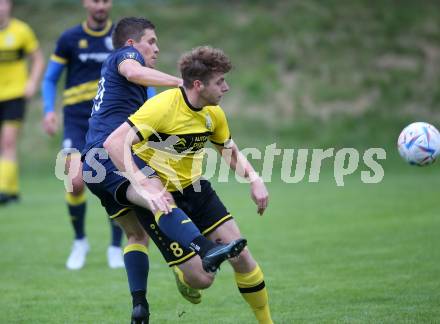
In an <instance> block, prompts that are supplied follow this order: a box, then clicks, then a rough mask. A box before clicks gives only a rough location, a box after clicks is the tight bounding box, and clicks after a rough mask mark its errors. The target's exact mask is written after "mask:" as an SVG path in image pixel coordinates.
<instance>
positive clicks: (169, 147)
mask: <svg viewBox="0 0 440 324" xmlns="http://www.w3.org/2000/svg"><path fill="white" fill-rule="evenodd" d="M211 134H212V133H211V132H206V133H199V134H184V135H168V134H163V133H159V134H157V135H152V136H150V138H149V139H148V146H150V147H151V148H154V149H158V150H161V151H167V152H170V153H172V154H175V153H178V154H194V153H196V152H198V151H200V150H202V149H203V148H204V147H205V144H206V142H207V141H208V138H209V136H210V135H211Z"/></svg>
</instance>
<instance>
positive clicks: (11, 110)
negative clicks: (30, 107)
mask: <svg viewBox="0 0 440 324" xmlns="http://www.w3.org/2000/svg"><path fill="white" fill-rule="evenodd" d="M25 106H26V101H25V99H24V98H17V99H12V100H6V101H0V124H1V123H4V122H22V121H23V119H24V113H25Z"/></svg>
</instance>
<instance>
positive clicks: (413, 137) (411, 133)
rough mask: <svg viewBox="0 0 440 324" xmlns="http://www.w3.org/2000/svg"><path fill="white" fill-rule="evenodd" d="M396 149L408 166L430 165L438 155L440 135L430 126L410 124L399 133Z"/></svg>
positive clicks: (426, 124)
mask: <svg viewBox="0 0 440 324" xmlns="http://www.w3.org/2000/svg"><path fill="white" fill-rule="evenodd" d="M397 148H398V149H399V154H400V156H401V157H402V158H403V159H404V160H405V161H406V162H408V163H409V164H412V165H418V166H425V165H429V164H432V163H433V162H434V161H435V159H436V158H437V156H438V155H439V154H440V133H439V131H438V130H437V128H435V127H434V126H432V125H431V124H428V123H423V122H416V123H412V124H410V125H408V126H406V127H405V128H404V129H403V131H402V132H401V133H400V135H399V139H398V140H397Z"/></svg>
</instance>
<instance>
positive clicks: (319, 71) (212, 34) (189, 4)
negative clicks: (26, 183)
mask: <svg viewBox="0 0 440 324" xmlns="http://www.w3.org/2000/svg"><path fill="white" fill-rule="evenodd" d="M15 3H16V5H15V12H14V13H15V15H16V16H17V17H19V18H22V19H24V20H26V21H27V22H29V23H30V24H31V25H32V27H33V28H34V29H35V31H36V33H37V34H38V37H39V38H40V40H41V43H42V47H43V49H44V52H45V54H46V57H48V56H49V55H50V53H51V51H52V50H53V48H54V40H55V39H56V38H57V37H58V36H59V34H60V33H61V32H62V31H63V30H64V29H66V28H68V27H70V26H72V25H74V24H76V23H78V22H80V21H82V20H83V19H84V16H85V14H84V10H83V8H82V6H81V4H80V1H73V0H71V1H55V0H43V1H39V2H31V1H16V2H15ZM127 15H138V16H146V17H148V18H150V19H151V20H152V21H153V22H154V23H155V24H156V26H157V34H158V37H159V45H160V48H161V54H160V58H159V65H158V68H159V69H163V70H165V71H167V72H170V73H175V74H177V66H176V61H177V59H178V57H179V55H180V54H181V53H182V52H184V51H186V50H189V49H191V48H192V47H194V46H197V45H201V44H211V45H213V46H216V47H221V48H223V49H224V50H225V51H226V52H227V53H228V54H229V55H230V57H231V59H232V61H233V63H234V67H235V69H234V70H233V71H232V72H231V73H230V75H229V77H228V80H229V82H230V85H231V91H230V93H229V94H228V95H227V96H226V98H225V99H224V102H223V104H222V105H223V107H224V109H225V110H226V111H227V112H228V114H229V118H230V123H231V128H232V132H233V134H234V137H235V138H238V139H239V142H240V143H241V144H242V146H243V145H245V146H257V147H264V146H266V145H268V144H270V143H274V142H277V143H278V144H279V146H283V147H289V148H296V147H344V146H345V147H346V146H351V147H372V146H379V147H386V148H392V150H390V151H391V156H392V155H394V154H395V153H394V151H395V150H394V147H395V141H396V138H397V135H398V133H399V131H400V130H401V128H402V127H403V126H405V125H406V124H407V123H409V122H411V121H415V120H420V121H429V122H431V123H434V124H437V126H438V123H439V121H440V114H439V113H438V108H439V104H440V87H439V86H438V84H439V81H440V80H439V76H440V73H439V72H440V71H439V70H440V37H439V35H440V30H439V29H440V27H439V26H440V25H439V24H438V23H437V22H438V20H439V15H440V3H439V2H438V1H430V0H427V1H423V2H416V1H409V0H401V1H378V0H374V1H367V0H355V1H345V0H343V1H340V0H328V1H318V0H313V1H280V0H276V1H263V0H260V1H250V0H249V1H178V0H155V1H135V0H132V1H128V0H126V1H114V8H113V11H112V18H113V20H117V19H118V18H120V17H122V16H127ZM40 110H41V103H40V100H39V98H37V99H35V100H34V101H33V102H32V104H31V112H30V114H29V115H30V117H29V119H28V124H27V128H26V132H25V135H27V136H25V138H24V140H23V142H24V143H23V146H22V151H24V152H29V151H32V152H34V162H33V165H34V166H35V165H38V164H39V163H42V164H43V165H44V164H45V161H47V158H48V157H50V156H53V153H52V152H53V151H54V150H56V148H57V147H58V146H59V141H60V140H59V138H57V139H55V140H52V141H51V142H50V143H51V145H50V146H47V138H45V135H43V133H42V131H41V128H40V127H39V121H40ZM36 147H38V152H36V151H35V148H36Z"/></svg>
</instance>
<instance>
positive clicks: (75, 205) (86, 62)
mask: <svg viewBox="0 0 440 324" xmlns="http://www.w3.org/2000/svg"><path fill="white" fill-rule="evenodd" d="M83 5H84V7H85V9H86V12H87V18H86V21H84V22H83V23H82V24H79V25H77V26H74V27H73V28H70V29H68V30H66V31H65V32H64V33H63V34H62V35H61V36H60V38H59V39H58V41H57V44H56V47H55V51H54V53H53V54H52V56H51V58H50V61H49V64H48V66H47V69H46V73H45V76H44V80H43V85H42V94H43V101H44V119H43V127H44V130H45V131H46V133H47V134H49V135H51V136H52V135H54V134H55V133H56V132H57V130H58V118H57V115H56V113H55V101H56V100H55V98H56V87H57V83H58V81H59V79H60V77H61V74H62V72H63V70H64V69H65V68H66V69H67V76H66V84H65V89H64V93H63V106H64V110H63V114H64V137H63V145H62V146H63V150H64V154H65V156H66V160H65V167H66V170H69V168H74V169H75V170H80V171H79V172H77V173H76V174H77V176H72V178H71V179H70V181H71V182H70V183H71V184H72V189H73V190H72V192H66V202H67V206H68V210H69V214H70V218H71V223H72V227H73V230H74V233H75V240H74V242H73V246H72V251H71V253H70V255H69V257H68V259H67V262H66V267H67V268H68V269H71V270H77V269H81V268H82V267H83V266H84V264H85V261H86V255H87V252H88V251H89V243H88V241H87V238H86V233H85V215H86V194H85V186H84V182H83V180H82V176H81V173H82V172H81V170H82V163H81V155H80V152H81V151H82V149H83V147H84V144H85V136H86V133H87V129H88V119H89V117H90V113H91V111H92V106H93V98H94V97H95V95H96V91H97V89H98V80H99V77H100V75H101V67H102V63H103V62H104V61H105V59H106V58H107V57H108V55H109V54H110V52H111V51H112V50H113V46H112V40H111V33H112V30H113V25H112V22H111V21H110V19H109V13H110V10H111V8H112V1H111V0H83ZM69 174H72V173H71V172H69ZM121 240H122V230H121V229H120V227H119V226H118V225H116V224H115V223H114V222H111V244H110V246H109V247H108V249H107V261H108V265H109V267H110V268H122V267H124V261H123V258H122V250H121Z"/></svg>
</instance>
